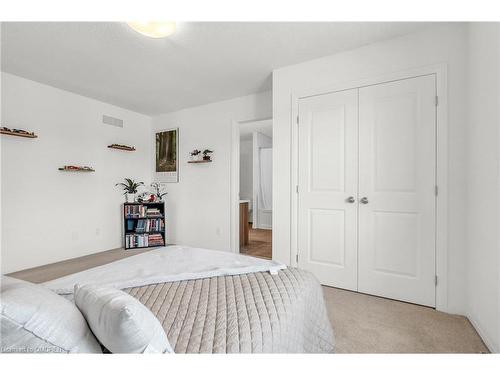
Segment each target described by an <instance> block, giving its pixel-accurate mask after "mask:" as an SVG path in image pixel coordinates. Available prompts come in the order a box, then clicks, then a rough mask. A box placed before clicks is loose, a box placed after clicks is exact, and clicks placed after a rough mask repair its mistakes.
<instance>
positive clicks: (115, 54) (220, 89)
mask: <svg viewBox="0 0 500 375" xmlns="http://www.w3.org/2000/svg"><path fill="white" fill-rule="evenodd" d="M433 25H434V24H431V23H367V22H364V23H361V22H359V23H339V22H329V23H320V22H317V23H301V22H298V23H283V22H272V23H270V22H267V23H248V22H247V23H224V22H211V23H203V22H194V23H181V24H178V27H177V32H176V33H175V34H174V35H173V36H171V37H169V38H165V39H152V38H148V37H145V36H143V35H141V34H138V33H136V32H135V31H133V30H132V29H130V28H129V27H128V26H127V25H126V24H125V23H117V22H106V23H95V22H73V23H70V22H51V23H49V22H33V23H28V22H19V23H17V22H15V23H12V22H4V23H2V70H3V71H6V72H9V73H12V74H15V75H19V76H22V77H26V78H29V79H32V80H34V81H38V82H41V83H45V84H48V85H51V86H55V87H58V88H61V89H64V90H68V91H72V92H75V93H78V94H81V95H85V96H88V97H92V98H95V99H98V100H101V101H104V102H108V103H111V104H115V105H118V106H121V107H124V108H128V109H131V110H134V111H137V112H141V113H145V114H149V115H156V114H159V113H167V112H172V111H176V110H179V109H183V108H187V107H193V106H197V105H202V104H207V103H211V102H216V101H221V100H226V99H230V98H234V97H238V96H244V95H249V94H253V93H258V92H263V91H267V90H270V89H271V73H272V70H273V69H275V68H278V67H282V66H286V65H291V64H296V63H299V62H303V61H307V60H311V59H314V58H318V57H322V56H327V55H330V54H333V53H336V52H339V51H343V50H349V49H353V48H356V47H360V46H362V45H366V44H370V43H373V42H377V41H380V40H384V39H389V38H393V37H397V36H401V35H405V34H408V33H411V32H415V31H418V30H422V29H424V28H429V27H431V26H433Z"/></svg>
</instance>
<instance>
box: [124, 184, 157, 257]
mask: <svg viewBox="0 0 500 375" xmlns="http://www.w3.org/2000/svg"><path fill="white" fill-rule="evenodd" d="M141 195H142V194H141ZM153 197H154V195H153ZM123 221H124V229H125V231H124V233H125V235H124V247H125V250H127V249H138V248H145V247H157V246H165V244H166V231H165V205H164V203H163V202H155V203H148V202H144V203H125V204H124V205H123Z"/></svg>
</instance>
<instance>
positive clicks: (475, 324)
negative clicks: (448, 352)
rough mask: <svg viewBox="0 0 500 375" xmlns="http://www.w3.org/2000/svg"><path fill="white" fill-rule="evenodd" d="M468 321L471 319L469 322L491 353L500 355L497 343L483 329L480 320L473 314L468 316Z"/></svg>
mask: <svg viewBox="0 0 500 375" xmlns="http://www.w3.org/2000/svg"><path fill="white" fill-rule="evenodd" d="M467 319H469V322H470V323H471V324H472V326H473V327H474V329H475V330H476V332H477V333H478V334H479V336H480V337H481V340H483V342H484V345H486V347H487V348H488V350H489V351H490V353H498V352H499V351H498V347H497V345H496V343H495V341H494V340H493V339H492V338H491V336H489V335H488V334H487V333H486V331H485V330H484V329H483V328H482V326H481V324H480V323H479V322H478V320H477V319H475V318H474V317H473V316H472V315H471V314H467Z"/></svg>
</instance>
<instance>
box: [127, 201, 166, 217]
mask: <svg viewBox="0 0 500 375" xmlns="http://www.w3.org/2000/svg"><path fill="white" fill-rule="evenodd" d="M161 216H163V215H162V213H161V211H160V209H159V208H154V207H147V206H143V205H140V204H134V205H125V217H126V218H139V217H161Z"/></svg>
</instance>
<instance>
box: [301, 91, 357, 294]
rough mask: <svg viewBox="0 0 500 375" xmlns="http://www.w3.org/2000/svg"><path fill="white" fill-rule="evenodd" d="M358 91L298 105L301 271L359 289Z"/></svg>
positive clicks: (329, 95)
mask: <svg viewBox="0 0 500 375" xmlns="http://www.w3.org/2000/svg"><path fill="white" fill-rule="evenodd" d="M357 92H358V90H357V89H354V90H348V91H342V92H337V93H331V94H326V95H320V96H315V97H310V98H306V99H301V100H300V101H299V119H300V122H299V141H298V147H299V165H298V169H299V170H298V176H299V198H298V215H299V217H298V234H297V235H298V245H299V267H300V268H304V269H307V270H310V271H311V272H313V273H314V274H315V275H316V277H317V278H318V279H319V280H320V282H321V283H322V284H325V285H332V286H338V287H341V288H346V289H352V290H356V289H357V207H356V203H355V202H354V203H348V201H347V198H348V197H349V196H352V197H357V184H358V166H357V164H358V160H357V153H358V150H357V144H358V131H357V129H358V106H357V102H358V93H357Z"/></svg>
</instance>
